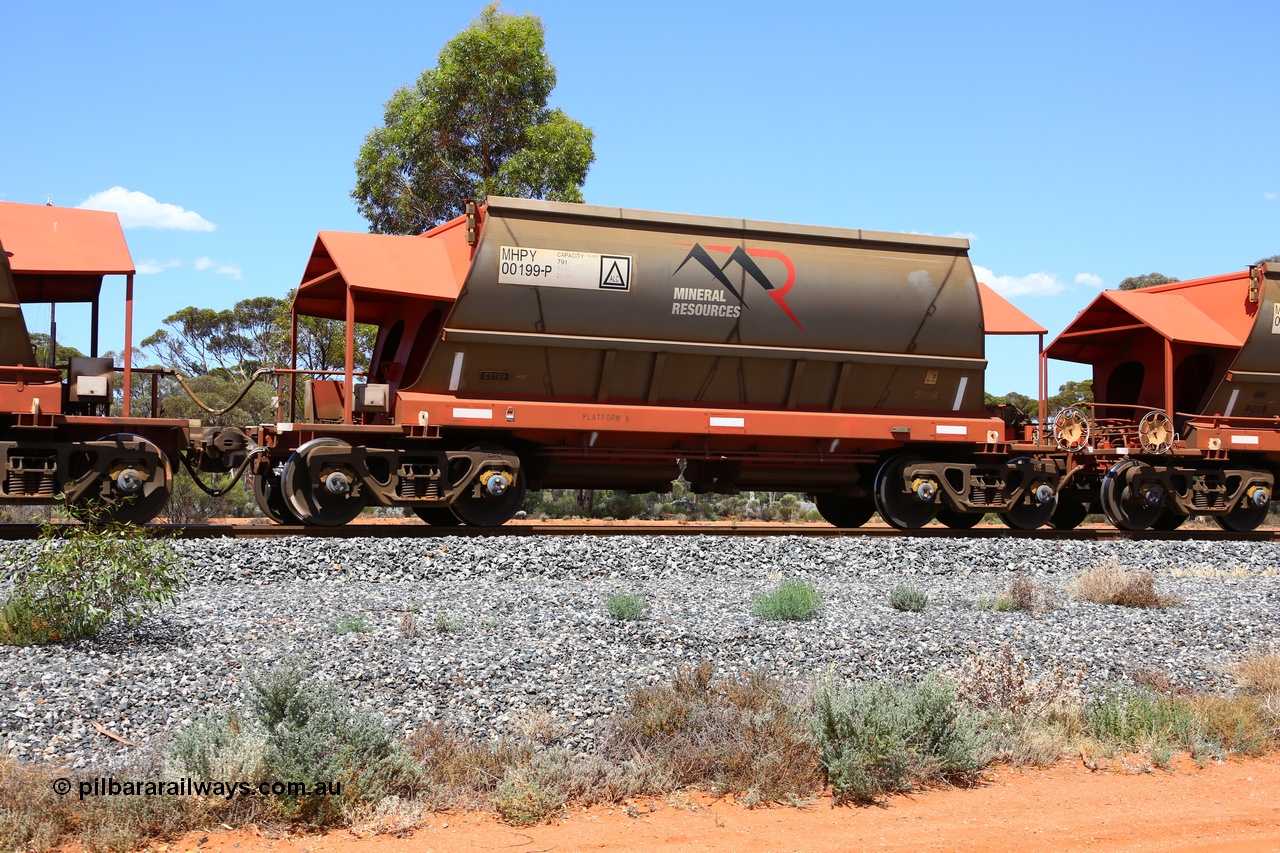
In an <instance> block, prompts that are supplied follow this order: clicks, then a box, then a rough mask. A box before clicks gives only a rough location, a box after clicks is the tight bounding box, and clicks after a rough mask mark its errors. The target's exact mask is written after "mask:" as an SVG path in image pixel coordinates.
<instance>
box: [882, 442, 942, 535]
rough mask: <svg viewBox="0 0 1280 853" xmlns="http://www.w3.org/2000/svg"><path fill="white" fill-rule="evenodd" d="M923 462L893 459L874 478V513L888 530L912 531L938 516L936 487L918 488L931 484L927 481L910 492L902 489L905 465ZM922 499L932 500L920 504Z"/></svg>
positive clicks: (913, 458) (913, 457)
mask: <svg viewBox="0 0 1280 853" xmlns="http://www.w3.org/2000/svg"><path fill="white" fill-rule="evenodd" d="M923 461H924V460H922V459H920V458H919V457H916V456H906V455H903V456H894V457H893V458H892V459H889V460H888V461H887V462H885V463H884V464H883V465H881V466H880V471H879V473H877V474H876V510H877V511H879V513H880V517H881V518H883V519H884V520H885V523H887V524H889V525H890V526H891V527H896V528H898V529H899V530H915V529H916V528H917V527H924V526H925V525H926V524H928V523H929V522H930V521H933V517H934V516H935V515H937V514H938V509H939V505H938V499H937V486H936V484H935V485H933V487H932V488H931V489H930V488H922V487H923V486H926V485H927V484H930V483H931V482H932V481H930V480H928V478H921V479H920V480H919V482H918V483H917V482H913V483H912V486H911V488H912V490H911V491H910V492H908V491H905V490H904V489H903V482H902V472H903V471H904V470H905V469H906V467H907V466H908V465H915V464H916V463H918V462H923ZM924 495H930V496H932V497H933V500H928V501H924V500H921V499H920V498H921V497H922V496H924Z"/></svg>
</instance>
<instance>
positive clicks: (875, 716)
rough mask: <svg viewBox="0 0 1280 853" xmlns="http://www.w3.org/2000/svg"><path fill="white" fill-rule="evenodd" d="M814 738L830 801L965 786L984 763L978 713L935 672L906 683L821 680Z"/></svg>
mask: <svg viewBox="0 0 1280 853" xmlns="http://www.w3.org/2000/svg"><path fill="white" fill-rule="evenodd" d="M814 735H815V737H816V739H817V741H818V753H819V760H820V761H821V763H822V766H823V768H824V769H825V770H826V772H827V781H828V783H829V784H830V785H831V790H832V792H833V793H834V794H835V797H836V799H837V800H845V801H850V802H854V803H862V804H869V803H874V802H876V801H878V800H879V799H881V798H882V797H884V796H885V795H886V794H893V793H898V792H901V791H910V790H915V789H918V788H921V787H925V786H929V785H936V784H941V783H950V784H964V783H967V782H970V781H972V780H973V779H974V778H975V777H976V774H977V773H978V771H979V770H980V769H981V768H982V766H983V764H984V763H985V759H984V757H983V755H982V748H983V740H984V738H983V736H982V735H981V734H980V732H979V729H978V719H977V717H976V716H975V715H974V714H973V713H972V712H971V711H969V710H968V709H967V708H966V707H965V706H964V705H962V704H961V703H960V702H958V701H957V699H956V694H955V689H954V688H953V687H952V685H951V684H950V683H948V682H945V681H942V680H940V679H937V678H934V677H928V678H925V679H924V680H922V681H920V682H917V683H916V684H913V685H906V686H895V685H892V684H887V683H878V684H863V685H858V686H855V687H844V686H840V685H837V684H836V683H835V682H833V681H831V680H829V679H828V680H824V681H823V682H822V683H820V684H819V686H818V690H817V693H816V694H815V714H814Z"/></svg>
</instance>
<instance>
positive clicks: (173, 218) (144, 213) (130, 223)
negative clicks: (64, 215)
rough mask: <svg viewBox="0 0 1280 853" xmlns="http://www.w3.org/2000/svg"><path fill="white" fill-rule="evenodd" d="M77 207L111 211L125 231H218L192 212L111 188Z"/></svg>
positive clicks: (148, 197) (132, 192)
mask: <svg viewBox="0 0 1280 853" xmlns="http://www.w3.org/2000/svg"><path fill="white" fill-rule="evenodd" d="M78 207H83V208H87V209H89V210H110V211H113V212H115V213H116V214H118V215H119V216H120V224H121V225H122V226H124V227H125V228H164V229H168V230H173V231H212V230H214V229H215V228H217V227H218V226H216V225H214V224H213V223H212V222H210V221H209V220H207V219H205V218H204V217H203V216H201V215H200V214H198V213H196V212H195V211H194V210H184V209H182V208H181V207H178V206H177V205H176V204H163V203H161V202H158V201H156V200H155V199H154V198H152V197H151V196H149V195H147V194H146V193H140V192H134V191H130V190H127V189H125V188H124V187H112V188H111V189H109V190H104V191H103V192H100V193H94V194H93V195H91V196H89V197H88V198H87V199H85V200H84V201H82V202H80V204H79V205H78Z"/></svg>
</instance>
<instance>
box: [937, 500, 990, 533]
mask: <svg viewBox="0 0 1280 853" xmlns="http://www.w3.org/2000/svg"><path fill="white" fill-rule="evenodd" d="M985 515H986V513H984V512H956V511H955V510H954V509H947V508H946V507H945V506H944V507H941V508H940V509H939V510H938V516H937V520H938V521H939V522H941V523H942V524H943V525H945V526H947V527H950V528H951V529H952V530H970V529H972V528H973V527H974V525H976V524H977V523H978V522H979V521H982V519H983V517H984V516H985Z"/></svg>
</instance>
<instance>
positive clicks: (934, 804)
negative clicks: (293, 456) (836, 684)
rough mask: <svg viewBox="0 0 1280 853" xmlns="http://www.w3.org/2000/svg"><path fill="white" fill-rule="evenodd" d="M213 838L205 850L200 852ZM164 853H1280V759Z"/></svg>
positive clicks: (295, 838)
mask: <svg viewBox="0 0 1280 853" xmlns="http://www.w3.org/2000/svg"><path fill="white" fill-rule="evenodd" d="M202 840H203V842H204V843H201V841H202ZM154 849H155V850H158V851H188V850H191V851H196V850H198V851H199V853H392V851H395V853H399V852H400V851H406V853H436V851H441V853H443V851H449V853H472V851H475V852H476V853H478V852H479V851H494V850H506V851H523V852H524V853H535V851H536V852H537V853H541V851H557V853H562V851H620V850H644V851H658V853H674V851H685V850H723V851H733V853H765V851H792V850H796V851H799V850H803V851H862V850H868V851H872V850H874V851H1015V853H1049V851H1055V852H1056V851H1062V850H1082V851H1083V850H1088V851H1119V850H1124V851H1128V850H1159V851H1165V852H1166V853H1167V851H1191V850H1194V851H1210V853H1224V851H1248V853H1260V852H1261V851H1280V757H1275V756H1273V757H1270V758H1266V759H1261V760H1251V761H1234V760H1233V761H1229V762H1228V763H1226V764H1224V765H1211V766H1209V767H1207V768H1204V769H1199V768H1197V767H1196V766H1195V765H1194V764H1191V763H1189V762H1183V763H1182V764H1180V765H1179V766H1178V767H1177V769H1176V770H1173V771H1163V770H1156V771H1154V772H1140V771H1138V772H1134V771H1128V772H1126V771H1125V770H1123V762H1114V763H1113V768H1112V770H1110V771H1107V772H1091V771H1090V770H1088V769H1087V768H1085V767H1084V766H1082V765H1081V763H1080V762H1079V761H1076V762H1074V763H1070V764H1068V763H1064V764H1060V765H1057V766H1055V767H1052V768H1049V769H1043V770H1026V771H1014V770H998V771H996V772H994V773H992V774H991V775H990V776H989V778H988V780H987V781H986V783H984V784H983V785H980V786H979V787H976V788H972V789H968V790H957V789H948V790H937V791H929V792H926V793H923V794H919V795H916V796H902V797H895V798H893V799H892V800H890V801H889V803H888V805H887V806H885V807H883V808H881V807H870V808H855V807H848V806H841V807H832V805H831V803H830V801H829V800H827V799H821V800H818V801H816V802H814V803H813V804H812V805H809V806H807V807H805V808H786V807H774V808H760V809H745V808H742V807H741V806H738V805H736V804H735V803H733V802H731V801H728V800H713V799H711V798H708V797H705V796H694V797H691V798H686V797H679V796H678V797H675V798H672V799H669V800H655V801H653V802H645V801H640V802H637V803H635V804H634V806H633V807H631V808H621V807H612V808H610V807H597V808H591V809H586V810H582V809H577V810H572V811H570V812H569V813H568V814H566V815H565V816H564V818H563V819H560V820H557V821H555V822H554V823H552V824H549V825H546V826H534V827H513V826H507V825H505V824H502V823H500V822H498V821H497V820H496V819H495V818H494V817H492V816H490V815H482V814H474V813H470V814H460V813H455V814H437V815H434V816H431V817H429V818H428V819H427V820H426V821H424V823H423V825H422V827H421V828H419V829H418V830H417V831H415V832H414V833H413V834H412V835H410V836H407V837H400V838H397V837H394V836H389V835H383V836H374V837H358V836H357V835H355V834H353V833H351V832H348V831H338V832H331V833H328V834H325V835H295V834H289V833H281V832H271V831H268V830H265V829H258V828H252V829H251V830H249V831H239V832H217V833H211V834H208V835H204V834H202V833H192V834H189V835H187V836H184V837H183V838H181V839H179V840H177V841H176V842H175V843H172V844H162V845H157V846H156V847H155V848H154Z"/></svg>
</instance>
